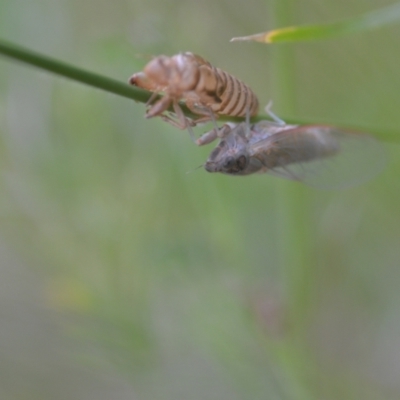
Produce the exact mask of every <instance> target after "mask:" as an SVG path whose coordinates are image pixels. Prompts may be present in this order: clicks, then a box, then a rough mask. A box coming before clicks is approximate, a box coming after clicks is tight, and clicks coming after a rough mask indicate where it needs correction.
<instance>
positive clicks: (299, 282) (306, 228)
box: [271, 0, 315, 399]
mask: <svg viewBox="0 0 400 400" xmlns="http://www.w3.org/2000/svg"><path fill="white" fill-rule="evenodd" d="M294 6H295V2H293V1H291V0H274V1H273V8H272V16H273V19H274V21H273V22H274V25H275V26H287V25H291V24H292V23H293V20H292V18H291V13H292V12H293V9H294ZM272 50H273V51H272V57H271V68H272V73H273V82H274V88H273V89H274V91H273V93H274V96H275V97H274V99H273V100H274V102H275V103H276V104H277V106H278V107H277V108H278V109H279V112H280V113H281V110H283V112H282V113H283V114H294V113H295V106H296V103H295V101H296V79H295V65H296V60H295V57H294V53H293V51H294V49H293V47H290V46H287V45H283V46H279V47H278V46H277V47H274V48H273V49H272ZM276 185H277V186H276V211H277V213H276V215H277V237H278V249H279V259H280V264H281V266H282V271H283V281H284V292H285V299H286V305H287V307H288V310H287V311H288V319H289V320H288V326H289V327H290V328H289V331H288V332H287V341H286V345H285V346H283V347H282V348H280V349H278V351H277V353H276V355H277V356H278V358H279V359H280V362H281V363H283V365H284V366H285V369H286V370H287V372H288V374H289V375H291V376H292V379H294V380H295V381H296V380H298V381H297V382H296V383H297V385H298V386H301V387H302V389H303V390H302V393H301V394H300V393H299V395H300V398H302V399H303V398H308V399H311V398H312V396H311V394H310V393H308V394H307V393H306V392H307V389H306V385H305V382H304V380H303V378H305V376H303V374H304V373H306V374H307V372H305V371H307V369H308V368H309V367H310V363H311V364H312V361H310V360H309V359H308V357H307V354H306V353H305V352H304V342H305V337H306V330H307V326H308V320H309V316H310V309H311V300H312V290H313V275H314V266H315V260H314V255H313V249H312V242H313V235H312V232H311V231H312V230H311V227H310V224H311V220H312V219H311V217H310V196H309V191H308V189H307V188H304V187H302V186H301V185H296V184H293V183H290V182H285V181H283V180H281V181H277V182H276ZM301 382H302V383H301Z"/></svg>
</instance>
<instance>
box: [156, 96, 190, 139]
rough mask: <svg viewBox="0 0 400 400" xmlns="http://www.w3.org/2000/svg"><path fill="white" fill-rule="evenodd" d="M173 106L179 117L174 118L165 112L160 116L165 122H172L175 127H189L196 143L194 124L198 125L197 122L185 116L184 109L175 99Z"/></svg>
mask: <svg viewBox="0 0 400 400" xmlns="http://www.w3.org/2000/svg"><path fill="white" fill-rule="evenodd" d="M172 106H173V109H174V112H175V115H176V117H177V119H174V118H172V117H171V116H169V115H165V114H162V115H161V116H160V117H161V119H162V120H163V121H165V122H168V123H170V124H171V125H172V126H174V127H175V128H179V129H187V130H188V132H189V135H190V138H191V139H192V141H193V142H194V143H196V137H195V135H194V132H193V129H192V126H195V125H196V124H195V122H194V121H193V120H191V119H190V118H187V117H186V116H185V114H184V113H183V111H182V109H181V107H180V106H179V104H178V102H177V101H174V102H173V104H172Z"/></svg>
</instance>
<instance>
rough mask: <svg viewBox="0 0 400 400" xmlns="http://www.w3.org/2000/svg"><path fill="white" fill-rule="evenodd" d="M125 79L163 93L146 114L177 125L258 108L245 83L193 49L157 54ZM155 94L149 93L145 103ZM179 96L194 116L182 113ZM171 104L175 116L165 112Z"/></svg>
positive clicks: (181, 125)
mask: <svg viewBox="0 0 400 400" xmlns="http://www.w3.org/2000/svg"><path fill="white" fill-rule="evenodd" d="M129 83H130V84H132V85H135V86H138V87H140V88H142V89H146V90H149V91H151V92H153V93H154V95H156V94H158V93H161V92H162V93H164V96H163V97H162V98H161V99H159V100H158V101H156V102H155V103H154V104H152V105H151V107H150V108H149V109H148V111H147V113H146V117H147V118H151V117H155V116H158V115H159V116H161V117H162V118H163V119H164V120H165V121H167V122H169V123H171V124H172V125H174V126H176V127H178V128H180V129H185V128H190V127H191V126H195V125H196V124H198V123H202V122H207V121H215V119H216V118H217V116H218V115H229V116H233V117H244V116H246V113H249V114H250V116H254V115H256V114H257V112H258V99H257V96H256V95H255V94H254V92H253V91H252V90H251V89H250V87H249V86H247V85H246V84H244V83H243V82H242V81H241V80H239V79H238V78H236V77H235V76H233V75H231V74H228V73H227V72H225V71H223V70H221V69H220V68H216V67H214V66H212V65H211V64H210V63H209V62H208V61H206V60H205V59H203V58H202V57H200V56H198V55H196V54H193V53H189V52H186V53H179V54H176V55H174V56H172V57H168V56H158V57H155V58H154V59H153V60H151V61H150V62H149V63H148V64H147V65H146V66H145V67H144V70H143V71H142V72H138V73H136V74H134V75H132V77H131V78H130V79H129ZM154 98H155V96H154V97H153V96H152V97H151V98H150V100H149V104H151V103H152V101H153V100H154ZM180 100H183V101H184V102H185V104H186V106H187V108H188V109H189V110H190V111H192V112H193V114H196V115H199V117H198V118H196V119H189V118H188V117H185V115H184V113H183V111H182V109H181V107H180V105H179V101H180ZM171 106H172V109H173V111H174V113H175V117H176V118H171V117H170V116H169V115H165V111H167V110H168V109H169V108H170V107H171Z"/></svg>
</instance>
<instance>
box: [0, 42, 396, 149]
mask: <svg viewBox="0 0 400 400" xmlns="http://www.w3.org/2000/svg"><path fill="white" fill-rule="evenodd" d="M272 51H273V55H274V56H273V57H272V66H273V68H274V70H275V73H274V79H276V80H275V82H274V83H275V88H276V89H277V88H280V89H279V90H275V93H276V96H275V99H274V100H275V106H276V105H278V104H280V103H281V102H282V103H283V99H284V101H285V104H286V106H285V108H287V109H288V110H290V109H292V108H293V107H291V106H290V104H289V103H288V102H290V101H291V99H293V97H292V96H288V95H286V94H285V92H286V91H288V88H290V87H293V86H294V81H293V74H290V73H288V71H287V68H286V67H285V65H286V66H287V65H290V63H291V62H292V60H289V59H288V58H292V55H290V54H289V53H288V52H287V51H286V50H285V48H284V47H280V48H278V47H276V48H273V49H272ZM1 54H2V55H4V56H6V57H9V58H11V59H14V60H18V61H20V62H23V63H25V64H28V65H32V66H35V67H37V68H40V69H42V70H45V71H48V72H51V73H53V74H56V75H59V76H63V77H65V78H68V79H72V80H75V81H78V82H81V83H83V84H85V85H89V86H92V87H95V88H98V89H102V90H105V91H106V92H110V93H114V94H116V95H119V96H123V97H126V98H128V99H132V100H136V101H138V102H141V103H147V101H148V100H149V99H150V97H151V95H152V93H150V92H148V91H146V90H142V89H139V88H137V87H134V86H131V85H128V84H126V83H124V82H120V81H118V80H116V79H112V78H108V77H106V76H103V75H100V74H97V73H94V72H90V71H86V70H84V69H82V68H79V67H76V66H74V65H71V64H68V63H65V62H63V61H59V60H56V59H54V58H51V57H48V56H46V55H44V54H40V53H37V52H35V51H32V50H30V49H27V48H24V47H22V46H19V45H16V44H14V43H11V42H7V41H5V40H1V39H0V55H1ZM281 67H283V68H282V69H280V68H281ZM181 106H182V110H183V112H184V113H185V115H186V116H188V117H194V115H193V114H192V113H191V112H190V110H188V109H187V107H185V105H184V104H181ZM282 108H284V107H283V105H282V107H279V109H280V111H281V110H282ZM171 111H173V110H171ZM285 114H286V112H285ZM287 114H288V115H290V112H288V113H287ZM280 117H282V118H283V119H284V121H285V122H286V123H289V124H313V123H314V124H315V121H313V120H304V121H299V120H296V119H293V118H286V117H285V115H284V113H283V112H280ZM265 119H268V117H267V116H266V115H265V114H260V115H258V116H257V117H254V118H252V121H253V122H257V121H261V120H265ZM219 120H221V121H233V122H241V121H243V118H237V117H230V116H220V117H219ZM319 123H320V124H322V125H332V121H319ZM336 125H339V126H340V125H342V124H340V123H339V124H336ZM348 128H350V129H352V130H355V131H360V132H369V133H371V134H373V135H375V136H377V137H379V138H381V139H383V140H388V141H395V142H398V141H399V140H400V135H399V132H398V129H386V128H385V129H382V128H371V127H366V128H365V127H360V126H352V127H348Z"/></svg>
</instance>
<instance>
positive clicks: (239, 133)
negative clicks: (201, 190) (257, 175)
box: [204, 123, 262, 175]
mask: <svg viewBox="0 0 400 400" xmlns="http://www.w3.org/2000/svg"><path fill="white" fill-rule="evenodd" d="M246 130H247V126H246V124H244V123H243V124H239V125H237V126H236V127H235V128H233V129H232V131H231V132H230V133H229V134H228V135H227V136H225V137H224V138H223V139H221V141H220V142H219V144H218V145H217V147H216V148H215V149H214V150H213V151H212V152H211V154H210V156H209V158H208V160H207V162H206V163H205V164H204V168H205V170H206V171H208V172H221V173H223V174H227V175H248V174H251V173H254V172H256V171H257V170H259V169H260V168H261V167H262V165H261V163H259V161H258V160H257V159H253V158H251V157H250V156H249V154H248V139H247V137H246V135H245V133H246Z"/></svg>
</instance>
